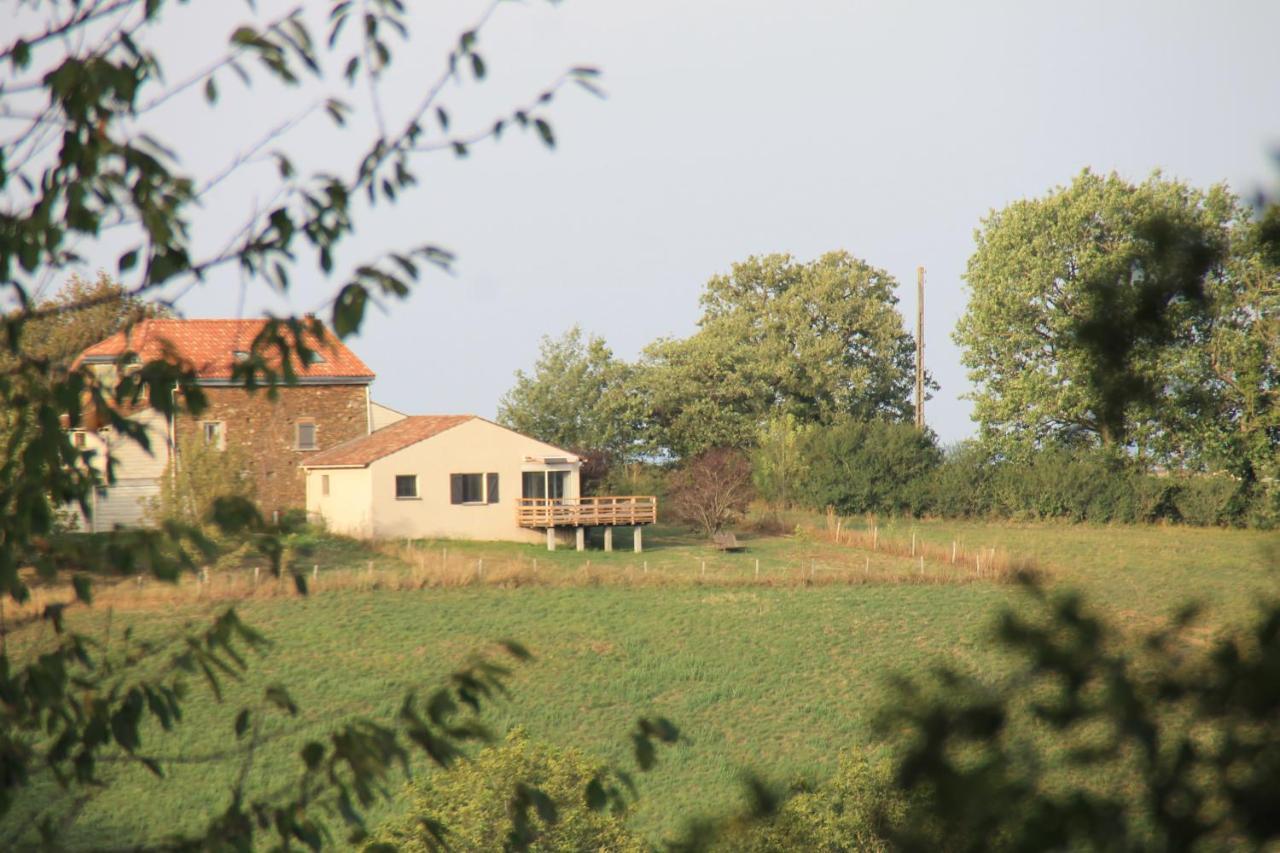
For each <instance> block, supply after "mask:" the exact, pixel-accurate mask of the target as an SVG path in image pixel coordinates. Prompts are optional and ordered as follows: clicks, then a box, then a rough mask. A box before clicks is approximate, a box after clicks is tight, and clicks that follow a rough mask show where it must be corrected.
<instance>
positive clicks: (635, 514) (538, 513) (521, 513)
mask: <svg viewBox="0 0 1280 853" xmlns="http://www.w3.org/2000/svg"><path fill="white" fill-rule="evenodd" d="M657 520H658V499H657V498H656V497H654V496H653V495H627V496H624V497H599V498H521V499H520V502H519V503H518V504H516V523H517V524H519V525H520V526H521V527H596V526H601V527H614V526H637V525H641V524H654V523H656V522H657Z"/></svg>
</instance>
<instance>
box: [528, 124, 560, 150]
mask: <svg viewBox="0 0 1280 853" xmlns="http://www.w3.org/2000/svg"><path fill="white" fill-rule="evenodd" d="M533 126H534V127H535V128H537V129H538V136H540V137H542V142H543V144H544V145H546V146H547V147H548V148H555V147H556V137H555V134H554V133H552V132H551V125H549V124H547V122H546V121H545V120H544V119H540V118H535V119H534V120H533Z"/></svg>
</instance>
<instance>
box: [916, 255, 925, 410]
mask: <svg viewBox="0 0 1280 853" xmlns="http://www.w3.org/2000/svg"><path fill="white" fill-rule="evenodd" d="M916 429H918V430H921V431H923V430H924V267H916Z"/></svg>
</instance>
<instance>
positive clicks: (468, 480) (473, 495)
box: [449, 474, 498, 504]
mask: <svg viewBox="0 0 1280 853" xmlns="http://www.w3.org/2000/svg"><path fill="white" fill-rule="evenodd" d="M497 502H498V475H497V474H450V475H449V503H453V504H484V503H490V504H496V503H497Z"/></svg>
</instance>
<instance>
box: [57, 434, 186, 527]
mask: <svg viewBox="0 0 1280 853" xmlns="http://www.w3.org/2000/svg"><path fill="white" fill-rule="evenodd" d="M130 420H132V421H134V422H136V423H140V424H142V426H143V427H144V429H145V430H146V433H147V438H148V440H149V441H150V446H149V448H148V449H145V450H144V449H143V448H142V446H141V445H139V444H138V443H137V442H135V441H134V440H133V439H131V438H127V437H125V436H123V435H120V434H119V433H115V432H113V431H111V430H106V431H103V432H92V431H87V432H84V433H83V435H84V448H85V449H86V450H94V451H96V455H95V456H94V459H93V467H94V468H96V469H97V470H98V471H100V472H102V474H103V477H104V478H105V476H106V461H107V460H106V457H107V454H108V452H109V453H110V454H111V458H112V461H113V465H112V472H113V473H114V475H115V479H116V481H115V483H114V484H113V485H111V486H109V487H107V488H106V490H105V491H104V492H101V493H99V494H97V495H95V496H94V498H93V500H92V501H91V506H92V507H96V510H95V517H94V518H93V519H92V520H91V519H87V518H84V517H83V516H82V515H81V514H80V513H79V511H78V510H77V516H78V524H79V525H80V529H81V530H98V531H101V530H110V529H112V528H113V527H115V526H117V525H121V526H125V527H137V526H140V525H142V523H143V522H144V520H145V516H146V510H147V505H148V502H149V501H151V500H153V499H155V498H156V497H157V496H158V495H159V494H160V482H161V479H162V478H163V477H164V476H165V472H166V471H167V469H168V465H169V455H170V448H169V428H168V421H167V419H166V418H165V417H164V415H162V414H160V413H159V412H157V411H156V410H154V409H145V410H143V411H140V412H138V413H136V414H134V415H132V416H131V417H130Z"/></svg>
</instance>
